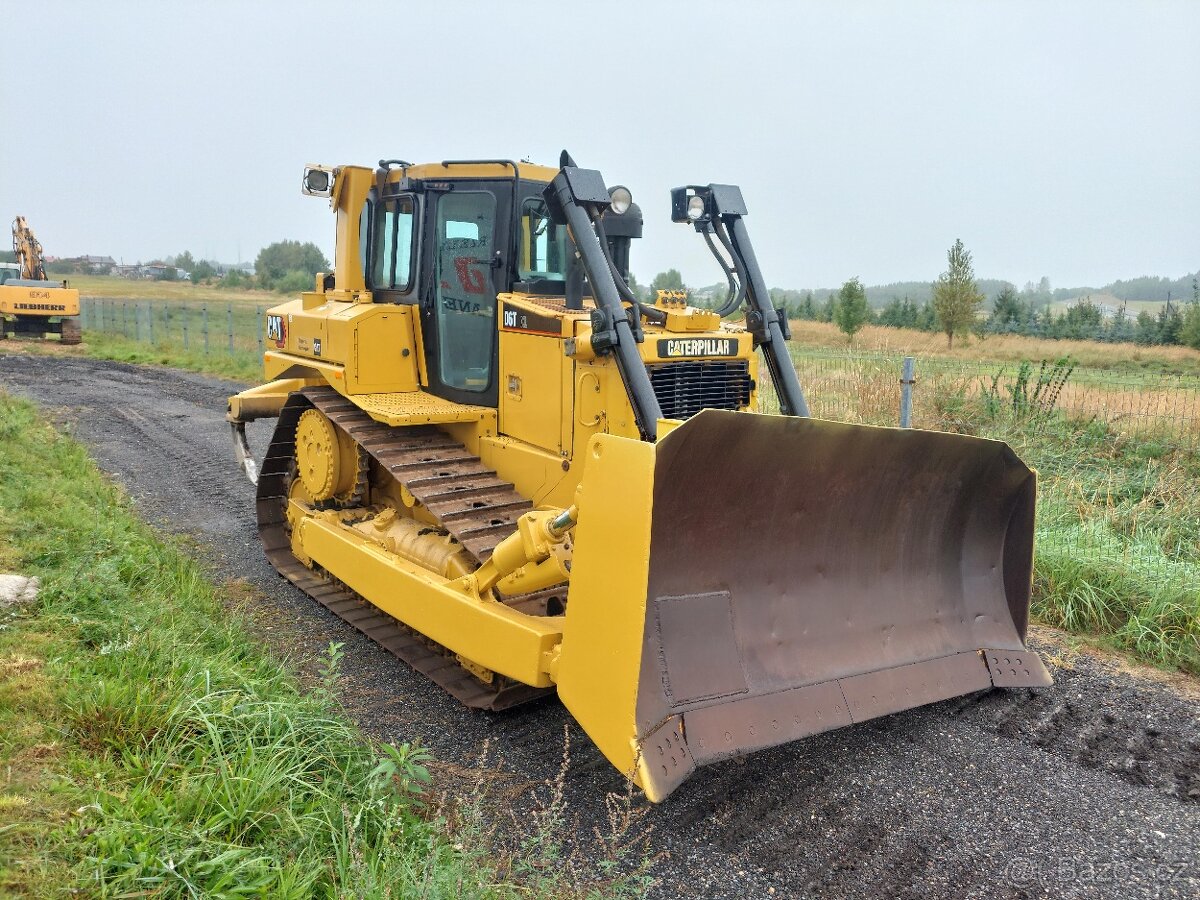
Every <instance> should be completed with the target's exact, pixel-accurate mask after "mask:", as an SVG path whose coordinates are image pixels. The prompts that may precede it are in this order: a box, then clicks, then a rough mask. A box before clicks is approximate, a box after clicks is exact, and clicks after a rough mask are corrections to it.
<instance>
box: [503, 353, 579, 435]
mask: <svg viewBox="0 0 1200 900" xmlns="http://www.w3.org/2000/svg"><path fill="white" fill-rule="evenodd" d="M562 351H563V342H562V340H561V339H559V338H553V337H541V336H538V335H532V334H516V333H513V332H507V331H505V332H501V333H500V431H501V432H502V433H503V434H507V435H509V436H511V437H515V438H517V439H519V440H522V441H528V442H529V443H531V444H533V445H534V446H536V447H541V448H542V449H543V450H549V451H551V452H553V453H558V452H560V451H561V450H562V449H563V447H562V429H561V427H560V422H559V416H560V415H561V413H562V394H563V378H564V377H565V373H564V371H563V364H564V363H565V362H567V360H566V357H564V356H563V352H562Z"/></svg>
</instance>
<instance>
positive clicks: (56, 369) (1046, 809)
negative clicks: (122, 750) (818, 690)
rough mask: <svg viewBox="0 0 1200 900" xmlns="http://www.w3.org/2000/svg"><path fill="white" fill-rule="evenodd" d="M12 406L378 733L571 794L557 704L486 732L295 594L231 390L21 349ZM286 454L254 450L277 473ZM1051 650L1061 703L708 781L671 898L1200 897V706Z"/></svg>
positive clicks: (663, 817)
mask: <svg viewBox="0 0 1200 900" xmlns="http://www.w3.org/2000/svg"><path fill="white" fill-rule="evenodd" d="M6 353H7V354H8V355H3V354H6ZM0 388H2V389H5V390H9V391H14V392H16V393H20V394H24V395H27V396H29V397H31V398H33V399H35V400H37V401H39V402H40V403H42V405H43V406H45V407H46V408H47V409H48V410H50V411H51V412H52V414H53V415H55V416H56V417H57V418H59V419H60V420H62V421H64V422H66V423H68V424H70V425H71V426H72V428H73V430H74V431H75V433H76V434H77V435H78V436H79V437H80V438H81V439H83V440H84V441H85V442H87V443H88V444H89V445H90V446H91V448H92V449H93V452H94V454H95V456H96V458H97V459H98V460H99V462H100V465H101V466H102V467H103V468H104V469H105V470H106V471H108V472H110V473H112V474H113V475H114V477H116V478H117V479H118V480H119V481H120V482H122V483H123V484H124V485H125V486H126V487H127V489H128V491H129V493H130V495H131V496H132V497H133V499H134V501H135V502H136V504H137V506H138V508H139V510H140V511H141V513H142V514H143V515H144V516H145V518H147V519H148V520H149V521H151V522H154V523H160V524H162V525H163V527H165V528H167V529H169V530H171V531H174V532H177V533H181V534H183V535H185V536H186V537H188V538H189V539H190V540H191V541H193V542H194V545H195V547H196V552H197V554H198V555H199V556H201V557H202V558H203V559H204V560H205V561H206V562H207V563H208V564H209V565H210V566H211V567H212V569H213V570H214V572H216V573H217V574H218V575H220V576H224V577H231V578H232V577H241V578H245V579H247V580H248V581H250V582H251V583H252V584H253V585H254V586H255V587H256V588H257V589H258V591H259V593H260V594H261V595H262V596H263V598H264V600H263V603H264V604H265V606H266V607H267V611H269V613H270V615H271V617H272V618H271V619H270V620H268V621H266V623H265V624H264V625H263V626H262V627H263V628H264V629H265V633H266V636H267V637H268V638H271V639H272V643H274V644H275V645H277V646H278V645H281V644H282V645H285V646H289V647H291V648H294V652H295V654H296V655H297V656H298V657H300V658H313V657H315V655H316V654H317V653H319V652H320V650H321V649H322V648H323V647H325V646H326V645H327V644H328V642H329V641H330V640H338V641H345V642H346V647H345V650H346V657H345V661H344V671H345V679H346V685H345V690H346V703H347V705H348V707H349V708H350V709H351V711H352V713H353V714H354V715H355V716H356V718H357V719H358V720H359V722H360V723H361V724H362V726H363V727H364V728H365V729H366V730H367V731H369V732H371V733H374V734H377V735H379V736H381V737H383V738H384V739H387V740H392V741H403V740H411V739H413V738H416V737H419V738H420V739H421V740H422V741H423V742H424V743H425V744H426V745H427V746H429V747H430V748H431V749H432V750H433V751H434V752H435V753H436V754H437V755H438V756H439V757H440V758H441V759H443V760H446V761H449V762H453V763H459V764H463V765H470V764H472V763H473V762H475V761H476V760H477V759H478V757H479V754H480V751H481V747H482V745H483V743H484V741H485V740H488V739H490V747H491V753H492V757H493V758H495V757H497V756H499V757H500V758H501V764H502V765H503V767H504V768H505V769H506V770H507V771H508V772H509V773H511V774H512V775H513V777H514V778H516V779H517V780H520V781H529V782H540V781H543V780H545V779H548V778H551V777H553V775H554V774H555V772H556V771H557V768H558V765H559V761H560V759H561V756H562V746H561V740H562V733H563V726H564V723H569V722H570V719H569V717H568V716H567V715H566V713H565V712H564V711H563V710H562V708H561V707H560V706H559V705H558V704H557V702H556V701H555V700H553V699H547V700H539V701H536V702H534V703H531V704H528V705H526V706H522V707H518V708H516V709H512V710H508V711H506V712H503V713H498V714H493V713H486V712H479V711H472V710H469V709H466V708H465V707H463V706H462V705H460V704H459V703H457V702H456V701H455V700H453V699H452V698H451V697H449V696H447V695H446V694H445V693H444V692H442V691H440V690H438V689H436V688H434V687H433V686H431V685H430V684H429V683H428V682H427V681H426V680H425V679H424V678H423V677H422V676H420V675H417V674H416V673H414V672H413V671H412V670H411V669H409V668H408V667H407V666H405V665H404V664H403V663H401V662H399V661H398V660H396V659H395V658H394V657H392V656H391V655H389V654H388V653H386V652H384V651H382V650H380V649H379V648H378V647H377V646H376V645H375V644H373V643H371V642H370V641H368V640H367V639H366V638H365V637H363V636H361V635H360V634H358V633H357V632H355V631H353V630H352V629H350V628H348V627H347V626H346V625H345V624H344V623H342V622H340V621H339V620H337V619H336V618H335V617H334V616H333V615H332V614H331V613H329V612H328V611H327V610H325V609H324V608H322V607H320V606H318V605H317V604H315V603H313V602H312V601H311V600H309V599H308V598H307V597H305V596H303V595H302V594H301V593H300V592H299V591H297V590H295V589H294V588H292V587H291V586H289V585H288V584H287V583H286V582H284V581H283V580H282V579H280V578H279V577H278V576H277V575H276V574H275V573H274V572H273V570H272V569H271V567H270V565H269V564H268V563H267V561H266V559H265V558H264V556H263V553H262V548H261V545H260V544H259V541H258V538H257V535H256V533H255V521H254V489H253V487H252V486H251V485H250V484H249V482H247V481H246V480H245V478H244V477H243V476H242V475H241V474H240V472H239V471H238V470H237V469H236V467H235V466H234V464H233V461H232V455H231V450H230V447H229V439H228V434H227V427H226V426H225V424H224V422H223V415H224V401H225V398H226V396H227V395H228V394H229V393H230V392H231V388H230V385H229V384H228V383H224V382H220V381H216V380H212V379H206V378H202V377H199V376H195V375H190V374H186V373H181V372H175V371H170V370H165V369H148V368H147V369H143V368H137V367H133V366H125V365H119V364H113V363H102V362H97V361H92V360H86V359H81V358H74V357H70V358H67V357H49V356H45V357H43V356H33V355H24V354H21V353H12V352H9V351H7V350H5V349H4V348H0ZM269 430H270V429H269V426H268V424H267V423H254V424H252V425H251V426H250V427H249V428H248V431H249V437H250V440H251V445H252V447H253V448H254V449H255V451H256V453H257V454H258V455H259V456H260V457H261V456H262V454H263V452H264V450H265V448H266V443H267V439H268V437H269ZM0 452H3V451H2V449H0ZM1043 649H1048V651H1049V652H1048V653H1047V654H1045V655H1047V656H1048V657H1049V660H1048V661H1049V662H1050V663H1051V664H1052V666H1051V667H1052V669H1053V671H1054V675H1055V678H1056V679H1057V681H1058V684H1057V686H1056V687H1055V688H1053V689H1050V690H1049V691H1045V692H1040V693H1035V692H1031V691H993V692H985V693H982V694H976V695H972V696H969V697H961V698H957V699H955V700H951V701H947V702H945V703H941V704H937V705H935V706H932V707H925V708H921V709H916V710H912V711H909V712H906V713H901V714H898V715H895V716H890V717H887V718H884V719H880V720H875V721H872V722H867V723H863V724H861V725H856V726H853V727H851V728H846V729H842V730H839V731H835V732H829V733H827V734H824V735H819V736H817V737H814V738H810V739H808V740H805V741H802V742H799V743H796V744H792V745H789V746H787V747H781V748H776V749H774V750H768V751H765V752H762V753H759V754H756V755H754V756H751V757H749V758H746V759H744V760H741V761H734V762H730V763H726V764H722V765H717V766H711V767H708V768H705V769H702V770H700V771H699V772H697V773H696V775H695V776H693V777H692V778H691V779H690V780H689V781H688V782H687V783H685V784H684V785H683V787H681V788H680V789H679V790H678V791H677V792H676V793H675V794H673V795H672V797H671V798H670V801H669V802H668V803H667V804H665V805H664V806H662V807H656V808H654V809H652V810H651V811H650V813H649V814H648V816H647V819H646V821H647V822H648V823H649V824H650V825H651V826H652V827H653V832H652V835H651V842H652V846H653V849H654V850H656V851H668V852H669V853H670V858H669V859H666V860H664V861H663V862H662V863H660V864H659V865H658V867H657V868H656V872H657V873H658V874H659V876H660V877H661V878H662V879H663V881H662V884H661V886H660V887H659V888H658V890H657V891H656V896H660V897H675V896H700V897H729V898H733V897H739V898H740V897H769V896H773V897H800V896H814V897H815V896H821V897H884V896H887V897H891V896H896V897H908V896H911V897H922V898H941V897H946V898H950V897H962V896H971V897H983V896H987V897H989V898H990V897H1034V896H1067V897H1194V896H1197V895H1200V704H1197V702H1196V701H1194V700H1188V699H1185V698H1184V697H1182V696H1180V695H1179V694H1178V693H1176V692H1175V691H1173V690H1171V689H1169V688H1166V687H1163V686H1160V685H1158V684H1156V683H1153V682H1150V681H1147V680H1142V679H1135V678H1132V677H1130V676H1127V675H1124V674H1121V673H1119V672H1117V671H1115V670H1114V669H1111V668H1109V667H1107V666H1105V665H1103V664H1101V663H1098V662H1096V661H1095V660H1092V659H1090V658H1087V657H1082V658H1079V659H1077V660H1075V661H1074V662H1073V663H1072V667H1071V668H1062V667H1060V666H1057V665H1053V662H1054V659H1055V657H1054V648H1053V647H1051V648H1043ZM569 727H571V729H572V730H571V735H572V748H571V757H570V763H569V766H568V769H567V779H566V795H567V801H568V804H569V808H568V812H567V815H568V817H569V818H570V819H572V820H573V822H574V824H575V827H574V828H573V832H574V833H575V834H578V835H582V836H584V837H585V838H586V836H588V835H590V834H591V833H592V829H593V828H594V827H599V828H602V829H603V828H605V827H606V811H605V807H604V802H603V794H604V792H605V791H609V790H619V789H620V787H621V779H620V777H619V776H618V775H617V774H616V773H615V772H613V771H611V770H610V768H609V766H608V764H607V763H606V762H605V761H604V760H603V759H602V758H601V757H600V756H599V754H598V753H597V752H596V751H595V750H594V749H593V748H592V747H591V745H590V744H589V743H588V741H587V739H586V738H585V737H584V736H583V735H582V733H581V732H580V731H579V729H578V728H574V727H573V726H569ZM574 820H577V821H574ZM772 889H773V892H772Z"/></svg>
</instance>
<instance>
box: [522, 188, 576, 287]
mask: <svg viewBox="0 0 1200 900" xmlns="http://www.w3.org/2000/svg"><path fill="white" fill-rule="evenodd" d="M567 241H568V237H567V226H565V225H556V224H554V222H553V220H551V218H550V212H549V210H547V209H546V201H545V200H543V199H542V198H541V197H527V198H525V202H524V203H523V204H521V257H520V265H519V266H518V272H519V275H520V277H521V280H522V281H531V280H534V279H539V278H548V279H551V280H555V281H562V280H563V279H565V278H566V277H567V276H566V271H567V261H568V253H569V248H568V245H567Z"/></svg>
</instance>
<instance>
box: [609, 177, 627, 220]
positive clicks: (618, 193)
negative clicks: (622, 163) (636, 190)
mask: <svg viewBox="0 0 1200 900" xmlns="http://www.w3.org/2000/svg"><path fill="white" fill-rule="evenodd" d="M608 201H609V203H610V204H611V205H612V211H613V212H615V213H616V214H617V215H618V216H623V215H625V213H627V212H629V207H630V206H631V205H632V204H633V194H631V193H629V188H627V187H625V185H623V184H618V185H617V186H616V187H614V188H613V189H612V190H610V191H609V192H608Z"/></svg>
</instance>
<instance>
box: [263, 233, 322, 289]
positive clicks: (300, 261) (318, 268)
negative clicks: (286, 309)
mask: <svg viewBox="0 0 1200 900" xmlns="http://www.w3.org/2000/svg"><path fill="white" fill-rule="evenodd" d="M328 269H329V260H327V259H326V258H325V254H324V253H322V252H321V249H320V248H319V247H318V246H317V245H316V244H313V243H304V244H302V243H300V242H299V241H276V242H275V243H274V244H269V245H267V246H266V247H263V248H262V250H260V251H259V252H258V258H257V259H255V261H254V272H255V274H256V275H257V276H258V281H259V284H261V285H262V286H263V287H265V288H270V287H274V285H275V282H277V281H279V280H280V279H282V278H283V277H285V276H286V275H287V274H288V273H290V272H303V273H304V274H305V275H307V276H308V283H309V284H310V285H311V284H312V277H313V276H314V275H316V274H317V273H318V272H324V271H328ZM310 289H311V288H310Z"/></svg>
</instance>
